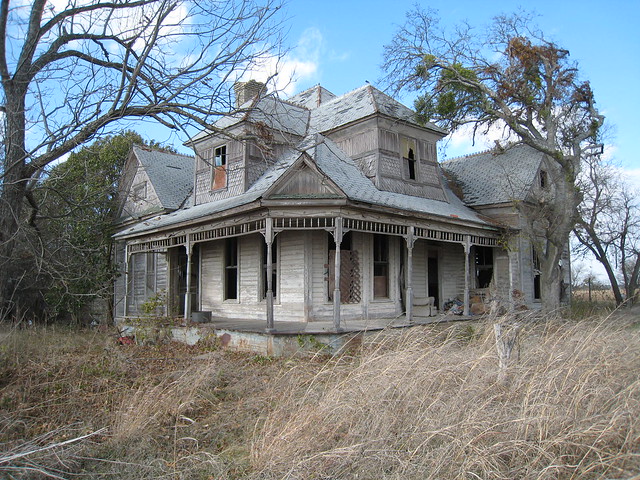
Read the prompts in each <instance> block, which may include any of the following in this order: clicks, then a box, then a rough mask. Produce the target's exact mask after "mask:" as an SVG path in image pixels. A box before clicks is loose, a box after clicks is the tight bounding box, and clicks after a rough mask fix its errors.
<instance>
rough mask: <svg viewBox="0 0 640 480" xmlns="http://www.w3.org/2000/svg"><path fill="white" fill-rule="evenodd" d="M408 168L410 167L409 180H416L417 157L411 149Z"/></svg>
mask: <svg viewBox="0 0 640 480" xmlns="http://www.w3.org/2000/svg"><path fill="white" fill-rule="evenodd" d="M407 166H408V167H409V180H415V179H416V157H415V155H414V154H413V148H410V149H409V155H408V156H407Z"/></svg>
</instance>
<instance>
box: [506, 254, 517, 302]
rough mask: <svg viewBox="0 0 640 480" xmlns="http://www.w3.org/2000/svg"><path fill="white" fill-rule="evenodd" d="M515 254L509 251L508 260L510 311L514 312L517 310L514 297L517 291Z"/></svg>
mask: <svg viewBox="0 0 640 480" xmlns="http://www.w3.org/2000/svg"><path fill="white" fill-rule="evenodd" d="M514 257H515V252H512V251H511V250H508V251H507V258H508V259H509V311H510V312H512V311H513V310H515V307H516V304H515V296H514V290H515V286H516V279H515V276H516V274H515V271H514V268H515V264H516V262H515V259H514Z"/></svg>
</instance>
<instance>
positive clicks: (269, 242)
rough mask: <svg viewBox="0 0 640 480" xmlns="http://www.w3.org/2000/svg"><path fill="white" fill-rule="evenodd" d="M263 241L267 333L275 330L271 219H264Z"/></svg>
mask: <svg viewBox="0 0 640 480" xmlns="http://www.w3.org/2000/svg"><path fill="white" fill-rule="evenodd" d="M264 240H265V242H266V244H267V332H270V331H273V330H274V329H275V324H274V320H273V255H272V249H273V218H271V217H267V218H266V226H265V232H264Z"/></svg>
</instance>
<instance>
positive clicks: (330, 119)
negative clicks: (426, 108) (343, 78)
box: [309, 85, 447, 135]
mask: <svg viewBox="0 0 640 480" xmlns="http://www.w3.org/2000/svg"><path fill="white" fill-rule="evenodd" d="M376 113H379V114H382V115H386V116H389V117H393V118H395V119H398V120H403V121H405V122H408V123H412V124H414V125H419V126H421V127H424V128H428V129H430V130H433V131H435V132H439V133H441V134H442V135H446V134H447V131H446V130H443V129H442V128H440V127H438V126H437V125H435V124H433V123H427V124H426V125H420V124H419V123H418V122H417V121H416V117H415V112H414V111H413V110H411V109H410V108H407V107H405V106H404V105H402V104H401V103H400V102H398V101H397V100H394V99H393V98H391V97H390V96H389V95H387V94H386V93H383V92H381V91H380V90H378V89H377V88H374V87H372V86H371V85H363V86H362V87H360V88H357V89H355V90H353V91H351V92H348V93H345V94H344V95H342V96H340V97H335V98H333V99H332V100H330V101H328V102H325V103H322V104H321V105H320V106H319V107H317V108H316V109H314V110H312V111H311V123H310V126H309V131H310V132H327V131H329V130H333V129H335V128H338V127H341V126H343V125H347V124H349V123H351V122H355V121H356V120H360V119H362V118H366V117H368V116H370V115H373V114H376Z"/></svg>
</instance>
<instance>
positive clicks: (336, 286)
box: [333, 217, 343, 331]
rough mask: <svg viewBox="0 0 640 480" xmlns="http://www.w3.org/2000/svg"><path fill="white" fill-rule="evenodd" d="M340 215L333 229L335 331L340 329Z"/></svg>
mask: <svg viewBox="0 0 640 480" xmlns="http://www.w3.org/2000/svg"><path fill="white" fill-rule="evenodd" d="M342 236H343V230H342V217H337V218H336V221H335V228H334V230H333V239H334V242H335V244H336V258H335V271H334V280H333V281H334V288H333V326H334V328H335V329H336V331H340V330H341V326H340V244H341V243H342Z"/></svg>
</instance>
